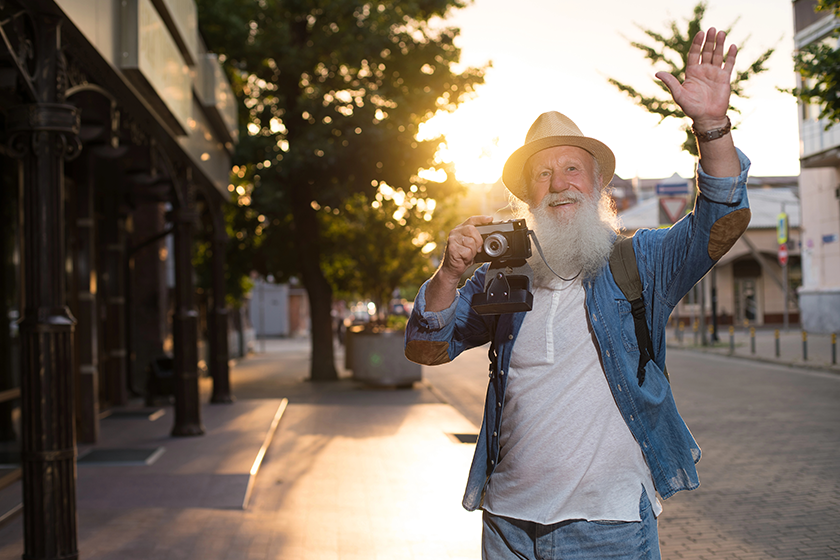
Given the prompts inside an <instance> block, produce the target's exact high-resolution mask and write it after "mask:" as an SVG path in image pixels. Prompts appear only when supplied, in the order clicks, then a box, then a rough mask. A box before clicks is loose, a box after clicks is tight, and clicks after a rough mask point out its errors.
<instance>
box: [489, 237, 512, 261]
mask: <svg viewBox="0 0 840 560" xmlns="http://www.w3.org/2000/svg"><path fill="white" fill-rule="evenodd" d="M507 250H508V242H507V238H506V237H505V236H504V235H502V234H501V233H491V234H490V235H488V236H487V239H485V240H484V252H485V253H487V256H488V257H490V258H491V259H495V258H498V257H501V256H502V255H504V254H505V253H506V252H507Z"/></svg>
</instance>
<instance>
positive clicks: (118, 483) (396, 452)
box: [0, 340, 481, 560]
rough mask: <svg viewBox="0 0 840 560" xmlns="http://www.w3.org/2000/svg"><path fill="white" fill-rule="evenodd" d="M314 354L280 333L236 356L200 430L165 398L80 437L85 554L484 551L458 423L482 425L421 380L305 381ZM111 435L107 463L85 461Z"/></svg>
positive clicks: (344, 555)
mask: <svg viewBox="0 0 840 560" xmlns="http://www.w3.org/2000/svg"><path fill="white" fill-rule="evenodd" d="M309 352H310V349H309V343H308V340H272V341H267V344H266V353H265V354H258V355H256V356H252V357H249V358H248V359H245V360H242V361H240V362H238V363H237V364H236V365H235V366H234V367H233V368H232V371H231V382H232V386H233V393H234V395H235V396H236V398H237V401H236V402H235V403H233V404H231V405H210V404H206V405H204V406H203V407H202V421H203V424H204V426H205V428H206V434H205V435H204V436H201V437H193V438H172V437H170V436H169V432H170V430H171V428H172V421H173V413H172V409H171V406H163V407H159V409H139V408H135V409H127V410H124V411H119V413H118V414H114V415H112V416H111V417H109V418H106V419H104V420H103V421H102V423H101V432H102V433H101V438H100V441H99V443H98V444H97V445H96V446H84V447H83V446H80V447H79V457H80V460H79V465H78V475H77V510H78V533H79V543H78V550H79V553H80V554H79V556H80V558H84V559H85V560H105V559H108V560H133V559H138V560H139V559H155V560H158V559H162V560H163V559H176V558H177V559H194V560H199V559H201V560H216V559H219V560H223V559H224V560H227V559H236V560H238V559H243V560H246V559H247V560H262V559H272V560H273V559H287V558H288V559H293V560H299V559H300V560H304V559H310V558H311V559H339V558H341V559H342V560H345V559H362V558H364V559H366V560H367V559H382V560H397V559H402V558H406V559H408V558H411V559H430V560H431V559H444V558H464V559H467V558H470V559H475V558H478V557H480V533H481V516H480V514H476V513H473V514H470V513H468V512H466V511H464V510H463V509H462V508H461V507H460V502H461V495H462V493H463V490H464V485H465V483H466V473H467V471H468V468H469V462H470V459H471V457H472V451H473V446H472V445H464V444H462V443H460V442H459V441H458V440H457V438H455V437H454V436H453V434H475V433H476V432H477V428H476V427H475V426H474V425H472V424H471V423H470V422H468V421H467V420H466V419H465V418H464V417H463V416H461V415H460V414H458V413H457V412H456V411H455V409H453V408H452V407H451V406H449V405H446V404H441V403H440V401H439V400H438V399H437V398H435V396H434V394H433V393H432V391H431V390H430V389H429V388H428V386H426V385H424V384H417V385H416V386H415V388H414V389H413V390H400V391H397V390H387V389H371V388H366V387H363V386H361V385H359V384H358V383H356V382H355V381H353V380H352V379H349V378H348V377H347V376H346V373H345V372H341V373H342V379H340V380H339V381H337V382H331V383H311V382H308V381H305V378H306V377H307V375H308V362H309ZM342 361H343V360H342V359H341V357H340V356H339V357H338V359H337V362H338V363H341V362H342ZM207 388H208V383H207V380H203V381H202V389H203V390H202V394H203V395H205V401H204V402H206V395H207ZM284 398H287V399H288V406H286V407H285V408H283V405H284V401H283V399H284ZM161 411H162V412H163V414H161ZM278 411H281V412H282V417H281V418H280V421H279V424H278V427H277V430H276V432H275V433H274V435H273V439H272V440H271V444H270V446H269V447H268V450H267V453H266V454H265V459H264V460H263V462H262V465H261V468H260V469H259V470H258V471H257V472H256V475H255V477H253V481H252V482H251V487H252V491H251V493H250V496H249V498H250V499H249V500H248V502H247V508H246V509H243V507H242V506H243V502H245V501H246V495H247V494H248V487H249V481H251V479H252V477H251V472H252V471H253V468H252V467H254V463H255V459H256V458H257V456H258V454H259V452H260V449H261V446H263V444H264V442H266V440H267V439H268V436H269V435H270V434H269V430H270V427H271V425H272V420H273V419H274V418H275V416H276V415H277V413H278ZM141 412H142V414H141ZM118 449H120V450H123V454H122V455H123V456H122V457H120V456H119V454H117V455H116V456H112V457H110V460H111V461H112V462H111V463H110V464H103V463H98V464H96V463H94V464H86V463H85V456H86V454H88V452H91V451H94V452H101V451H104V450H118ZM161 449H162V451H161ZM128 452H133V455H132V453H128ZM144 460H145V461H147V462H148V463H149V464H145V463H144V462H143V461H144ZM131 461H133V463H132V462H131ZM138 461H139V462H138ZM22 525H23V524H22V516H20V515H19V516H18V517H17V518H16V519H15V520H13V521H10V522H9V523H8V524H7V525H5V526H3V527H2V528H0V559H3V560H5V559H10V560H11V559H19V558H20V557H21V555H22V553H23V543H22V534H23V526H22Z"/></svg>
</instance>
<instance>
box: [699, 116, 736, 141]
mask: <svg viewBox="0 0 840 560" xmlns="http://www.w3.org/2000/svg"><path fill="white" fill-rule="evenodd" d="M730 130H732V121H730V120H729V117H728V116H727V117H726V124H725V125H723V126H721V127H719V128H713V129H712V130H707V131H706V132H697V130H696V129H695V128H694V127H691V132H692V134H694V136H695V137H696V138H697V141H698V142H711V141H712V140H717V139H718V138H720V137H722V136H726V135H727V134H729V131H730Z"/></svg>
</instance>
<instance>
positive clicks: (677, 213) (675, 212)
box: [659, 196, 688, 224]
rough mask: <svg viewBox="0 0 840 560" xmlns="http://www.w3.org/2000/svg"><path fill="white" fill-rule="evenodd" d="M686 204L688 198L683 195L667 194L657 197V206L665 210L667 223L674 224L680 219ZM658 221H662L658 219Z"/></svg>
mask: <svg viewBox="0 0 840 560" xmlns="http://www.w3.org/2000/svg"><path fill="white" fill-rule="evenodd" d="M687 205H688V198H687V197H684V196H668V197H664V196H663V197H660V198H659V206H660V207H661V208H662V210H664V211H665V216H666V217H667V218H668V223H671V224H675V223H677V222H679V221H680V218H682V217H683V214H684V213H685V207H686V206H687ZM660 223H662V221H661V220H660Z"/></svg>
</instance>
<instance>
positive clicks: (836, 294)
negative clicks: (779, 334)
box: [793, 0, 840, 333]
mask: <svg viewBox="0 0 840 560" xmlns="http://www.w3.org/2000/svg"><path fill="white" fill-rule="evenodd" d="M816 5H817V0H795V1H794V2H793V23H794V32H795V35H794V45H795V47H796V49H801V48H803V47H804V46H806V45H810V44H815V43H824V42H828V43H829V44H831V46H832V47H834V48H837V46H838V45H837V39H836V37H833V36H832V32H833V31H834V30H835V29H837V28H838V26H840V20H838V18H836V17H835V16H834V15H833V14H832V13H831V12H815V11H814V8H815V7H816ZM801 83H802V82H801V77H799V76H797V84H798V85H799V84H801ZM819 113H820V108H819V107H816V106H810V105H806V104H803V103H801V102H800V104H799V137H800V155H799V161H800V166H801V170H802V171H801V176H800V188H801V195H802V224H803V226H802V286H801V287H800V288H799V304H800V307H801V310H802V327H803V329H805V330H807V331H810V332H819V333H832V332H835V333H836V332H838V331H840V124H839V125H835V126H833V127H832V128H829V129H828V130H826V126H827V125H828V123H827V122H826V121H824V120H821V119H819Z"/></svg>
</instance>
